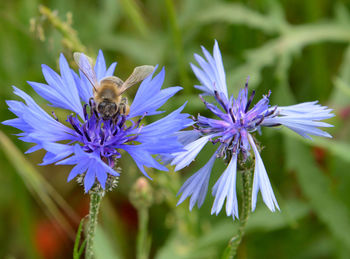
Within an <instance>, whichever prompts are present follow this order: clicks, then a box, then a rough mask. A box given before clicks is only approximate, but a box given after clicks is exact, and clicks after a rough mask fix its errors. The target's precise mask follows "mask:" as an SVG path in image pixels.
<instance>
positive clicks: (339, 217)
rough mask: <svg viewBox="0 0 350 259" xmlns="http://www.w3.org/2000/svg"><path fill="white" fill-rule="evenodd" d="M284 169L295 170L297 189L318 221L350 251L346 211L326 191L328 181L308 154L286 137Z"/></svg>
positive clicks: (341, 204)
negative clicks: (299, 188) (286, 167)
mask: <svg viewBox="0 0 350 259" xmlns="http://www.w3.org/2000/svg"><path fill="white" fill-rule="evenodd" d="M286 152H287V165H288V168H289V169H291V170H295V172H296V175H297V178H298V181H299V183H300V187H301V189H302V191H303V193H304V195H305V196H306V197H307V198H308V200H309V202H310V204H311V206H312V208H313V209H314V210H315V212H316V214H317V216H318V217H319V219H320V220H321V221H322V222H323V223H324V224H325V225H326V226H327V227H328V229H329V231H330V232H331V233H332V234H333V235H334V237H335V238H336V239H337V240H338V241H339V242H340V243H342V244H343V245H344V246H345V247H350V235H349V233H350V222H349V218H350V215H349V211H348V210H347V209H346V206H345V204H343V203H342V202H341V201H340V200H338V199H337V198H336V197H335V195H334V194H333V193H332V192H331V189H330V187H331V186H330V180H329V179H327V177H326V176H325V175H324V174H323V173H322V171H321V170H320V169H319V168H318V167H317V165H316V164H315V161H314V159H313V157H312V156H311V154H310V151H309V150H308V149H307V148H306V147H305V146H304V145H303V144H301V143H300V142H298V141H295V140H294V139H293V138H290V137H286Z"/></svg>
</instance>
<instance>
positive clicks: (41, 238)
mask: <svg viewBox="0 0 350 259" xmlns="http://www.w3.org/2000/svg"><path fill="white" fill-rule="evenodd" d="M64 236H65V235H64V233H63V231H62V229H60V227H59V226H58V224H57V223H55V222H52V221H49V220H47V219H43V220H40V221H39V222H38V223H37V226H36V229H35V244H36V246H37V249H38V251H39V253H40V255H41V256H42V257H43V258H48V259H50V258H58V256H57V255H58V254H60V251H61V250H62V249H63V245H64V239H65V238H64Z"/></svg>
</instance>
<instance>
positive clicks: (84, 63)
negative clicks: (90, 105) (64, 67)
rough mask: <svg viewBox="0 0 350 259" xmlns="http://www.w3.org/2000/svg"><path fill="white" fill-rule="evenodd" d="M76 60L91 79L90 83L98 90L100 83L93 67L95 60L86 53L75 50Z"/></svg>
mask: <svg viewBox="0 0 350 259" xmlns="http://www.w3.org/2000/svg"><path fill="white" fill-rule="evenodd" d="M73 57H74V61H75V63H77V65H78V67H79V69H80V70H81V72H83V73H84V75H85V76H86V77H87V79H89V81H90V83H91V84H92V86H93V87H94V89H95V90H96V86H97V85H98V82H97V77H96V73H95V70H94V69H93V61H92V59H91V58H90V57H88V56H86V55H85V54H84V53H80V52H74V54H73Z"/></svg>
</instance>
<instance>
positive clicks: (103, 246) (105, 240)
mask: <svg viewBox="0 0 350 259" xmlns="http://www.w3.org/2000/svg"><path fill="white" fill-rule="evenodd" d="M114 247H115V246H114V245H113V244H112V243H111V242H110V238H109V237H108V236H107V234H106V232H105V231H104V230H103V228H102V227H101V226H100V225H97V228H96V234H95V240H94V254H95V258H96V259H118V258H121V256H120V255H119V253H118V252H117V251H116V250H115V249H114Z"/></svg>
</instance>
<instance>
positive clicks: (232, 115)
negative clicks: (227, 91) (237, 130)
mask: <svg viewBox="0 0 350 259" xmlns="http://www.w3.org/2000/svg"><path fill="white" fill-rule="evenodd" d="M229 112H230V115H231V118H232V121H233V123H235V122H236V117H235V115H234V114H233V110H232V108H230V109H229Z"/></svg>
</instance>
